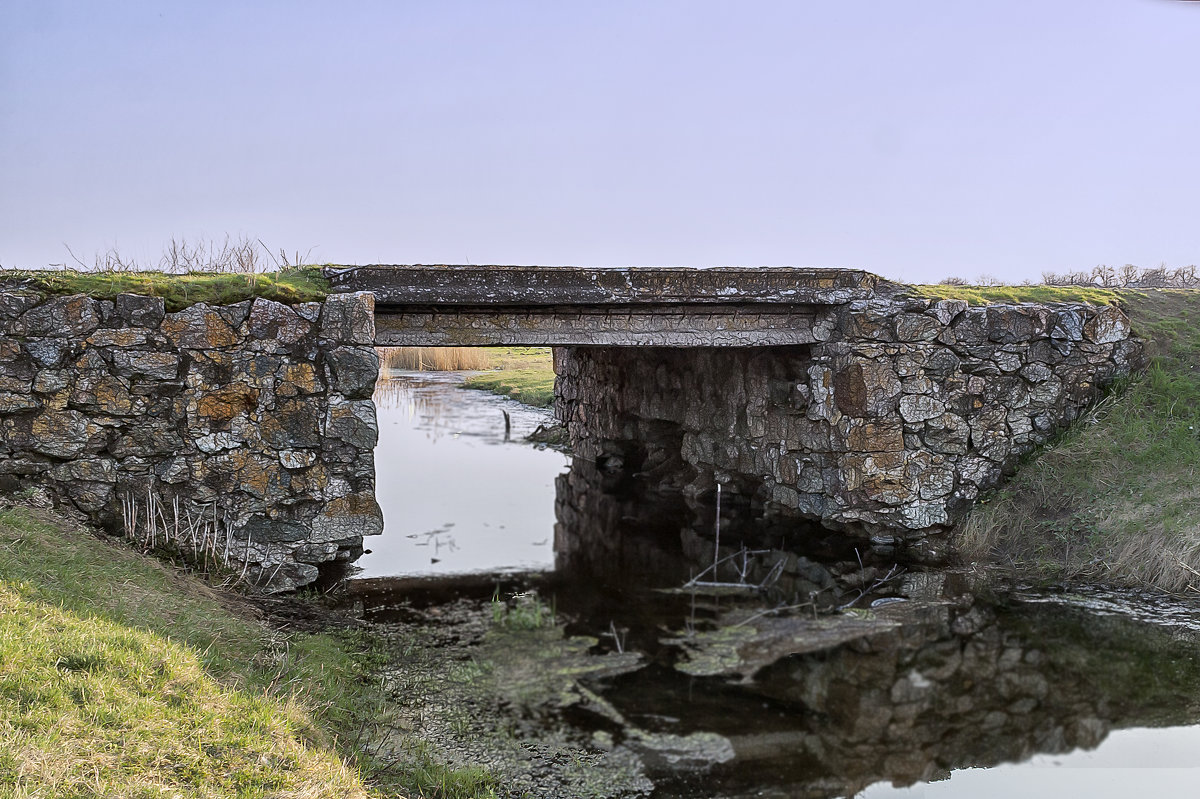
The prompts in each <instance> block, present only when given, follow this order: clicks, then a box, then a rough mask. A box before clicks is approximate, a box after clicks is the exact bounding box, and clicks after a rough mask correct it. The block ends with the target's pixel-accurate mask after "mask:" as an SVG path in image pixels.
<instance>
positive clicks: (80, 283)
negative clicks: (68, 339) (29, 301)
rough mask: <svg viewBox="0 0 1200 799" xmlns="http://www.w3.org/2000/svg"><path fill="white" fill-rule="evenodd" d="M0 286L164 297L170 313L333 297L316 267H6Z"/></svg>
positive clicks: (92, 294)
mask: <svg viewBox="0 0 1200 799" xmlns="http://www.w3.org/2000/svg"><path fill="white" fill-rule="evenodd" d="M0 287H4V288H31V289H36V290H38V291H42V292H46V293H48V294H87V295H88V296H90V297H92V298H94V299H101V300H103V299H112V298H113V297H116V296H117V295H118V294H142V295H145V296H150V297H162V298H163V300H164V302H165V303H166V309H167V310H168V311H180V310H183V309H184V308H187V307H188V306H191V305H195V304H197V303H201V302H204V303H209V304H210V305H229V304H230V303H235V302H241V301H242V300H249V299H253V298H254V297H263V298H265V299H268V300H275V301H276V302H282V303H286V304H289V305H292V304H296V303H301V302H319V301H321V300H323V299H324V298H325V296H326V295H327V294H329V291H330V289H329V281H327V280H326V279H325V278H324V277H322V275H321V270H320V268H318V267H301V268H296V269H282V270H279V271H277V272H257V273H237V272H186V273H183V274H169V273H166V272H149V271H147V272H141V271H129V272H81V271H77V270H74V269H4V270H0Z"/></svg>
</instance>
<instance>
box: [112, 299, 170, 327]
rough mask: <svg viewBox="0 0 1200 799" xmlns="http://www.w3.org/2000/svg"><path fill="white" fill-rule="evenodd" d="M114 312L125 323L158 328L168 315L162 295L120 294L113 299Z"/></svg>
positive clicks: (133, 325) (131, 325)
mask: <svg viewBox="0 0 1200 799" xmlns="http://www.w3.org/2000/svg"><path fill="white" fill-rule="evenodd" d="M113 313H114V315H115V316H116V318H117V319H118V320H120V322H121V323H122V324H123V325H127V326H130V327H147V328H157V327H158V326H159V325H160V324H162V321H163V317H165V316H166V305H165V303H164V301H163V298H162V297H146V296H143V295H141V294H118V295H117V296H116V298H115V299H114V300H113Z"/></svg>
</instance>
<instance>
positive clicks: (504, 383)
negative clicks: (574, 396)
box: [463, 369, 554, 408]
mask: <svg viewBox="0 0 1200 799" xmlns="http://www.w3.org/2000/svg"><path fill="white" fill-rule="evenodd" d="M463 385H464V386H466V387H467V388H477V389H482V390H484V391H491V392H493V393H495V394H503V395H505V396H509V397H512V398H513V399H515V400H517V401H518V402H523V403H525V404H526V405H532V406H534V407H535V408H549V407H550V406H551V405H553V404H554V370H553V369H513V370H508V371H499V372H485V373H484V374H479V375H472V376H471V377H468V378H467V379H466V381H464V383H463Z"/></svg>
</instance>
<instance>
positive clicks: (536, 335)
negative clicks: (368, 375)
mask: <svg viewBox="0 0 1200 799" xmlns="http://www.w3.org/2000/svg"><path fill="white" fill-rule="evenodd" d="M326 275H327V276H328V277H329V278H330V280H331V281H332V283H333V285H334V287H335V289H337V290H340V291H364V292H371V293H372V294H373V295H374V298H375V341H376V343H377V344H379V345H381V346H389V345H397V346H450V345H455V346H482V345H535V346H552V347H554V364H555V372H556V374H557V379H556V385H555V395H556V403H555V404H556V413H557V415H558V417H559V419H561V420H562V421H563V423H564V424H565V425H566V427H567V430H568V433H569V435H570V439H571V443H572V446H573V449H574V452H575V455H576V458H577V459H579V460H580V461H581V462H582V463H585V464H589V465H594V466H595V467H596V468H597V469H598V470H599V472H600V473H602V474H608V475H612V474H614V473H616V474H628V475H643V476H646V477H648V478H650V479H652V480H653V481H655V482H656V483H657V484H659V485H661V486H664V487H668V488H677V489H680V490H682V491H684V492H686V493H690V494H693V495H703V494H706V493H708V492H710V491H712V490H713V489H714V488H715V485H716V484H717V483H721V484H723V485H725V486H726V487H727V489H730V493H731V494H733V495H734V496H737V497H741V498H742V499H743V500H746V501H748V502H750V503H751V505H752V507H754V508H756V509H757V510H759V511H761V512H766V513H778V514H784V515H795V516H800V517H803V518H807V519H811V520H815V521H818V522H820V524H821V525H823V526H825V527H831V528H835V529H845V530H847V531H850V532H855V533H858V534H865V535H871V536H873V537H876V538H877V539H879V538H882V539H885V540H888V541H893V542H896V543H902V544H905V545H909V546H913V547H914V548H915V549H916V550H917V551H923V552H926V553H931V554H936V552H935V551H934V550H935V546H940V543H939V542H938V539H937V537H936V534H939V533H944V532H945V531H946V530H948V529H950V528H951V527H952V526H953V524H954V523H955V522H956V521H957V520H959V519H960V518H961V517H962V515H963V514H964V513H965V512H966V510H967V509H968V508H969V507H970V505H971V504H972V502H973V501H974V500H975V498H976V497H977V496H978V494H979V492H980V491H983V490H986V489H988V488H990V487H993V486H995V485H996V484H997V483H998V482H999V481H1000V479H1001V478H1002V476H1003V475H1004V474H1005V473H1006V472H1009V471H1011V470H1012V469H1013V468H1014V467H1015V464H1016V462H1017V460H1018V459H1019V457H1020V456H1021V455H1022V454H1024V453H1026V452H1028V451H1030V450H1031V449H1032V448H1034V447H1035V446H1037V445H1038V444H1039V443H1041V442H1044V441H1046V440H1047V439H1048V438H1049V437H1050V436H1051V435H1053V433H1054V432H1055V431H1056V430H1058V429H1060V428H1062V427H1063V426H1064V425H1066V424H1068V423H1069V422H1071V421H1072V420H1074V419H1075V418H1076V417H1077V416H1078V415H1079V414H1080V413H1081V412H1082V411H1083V409H1084V408H1086V406H1087V405H1088V404H1089V403H1090V402H1092V401H1093V400H1094V399H1095V398H1096V397H1097V395H1098V392H1100V391H1101V390H1102V389H1103V387H1104V386H1105V385H1107V384H1108V383H1109V382H1111V381H1112V380H1113V379H1114V378H1117V377H1119V376H1123V375H1126V374H1129V373H1130V371H1131V370H1133V369H1136V368H1138V367H1139V365H1140V362H1141V359H1142V357H1143V356H1142V348H1141V346H1140V344H1139V343H1138V342H1137V341H1136V340H1135V339H1133V338H1132V337H1131V334H1130V329H1129V322H1128V319H1127V318H1126V317H1125V315H1124V314H1123V313H1122V312H1121V310H1120V309H1118V308H1116V307H1112V306H1101V307H1097V306H1093V305H1089V304H1086V303H1069V304H1019V305H990V306H987V307H969V306H968V304H967V303H966V302H964V301H962V300H955V299H942V300H934V299H927V298H923V297H920V296H917V293H916V292H915V291H914V290H912V289H911V288H909V287H905V286H900V285H897V284H893V283H889V282H887V281H884V280H882V279H881V278H879V277H877V276H875V275H872V274H870V273H867V272H862V271H855V270H833V269H830V270H824V269H793V268H720V269H684V268H659V267H642V268H628V269H601V268H578V267H524V266H366V267H350V268H329V269H327V270H326ZM589 468H590V467H589ZM931 535H932V536H934V537H933V538H930V536H931Z"/></svg>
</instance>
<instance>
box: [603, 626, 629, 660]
mask: <svg viewBox="0 0 1200 799" xmlns="http://www.w3.org/2000/svg"><path fill="white" fill-rule="evenodd" d="M627 632H629V631H628V630H618V629H617V623H616V622H614V621H612V620H611V619H610V620H609V622H608V633H607V635H608V637H609V638H612V639H613V645H614V646H616V647H617V654H619V655H623V654H625V634H626V633H627Z"/></svg>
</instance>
